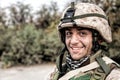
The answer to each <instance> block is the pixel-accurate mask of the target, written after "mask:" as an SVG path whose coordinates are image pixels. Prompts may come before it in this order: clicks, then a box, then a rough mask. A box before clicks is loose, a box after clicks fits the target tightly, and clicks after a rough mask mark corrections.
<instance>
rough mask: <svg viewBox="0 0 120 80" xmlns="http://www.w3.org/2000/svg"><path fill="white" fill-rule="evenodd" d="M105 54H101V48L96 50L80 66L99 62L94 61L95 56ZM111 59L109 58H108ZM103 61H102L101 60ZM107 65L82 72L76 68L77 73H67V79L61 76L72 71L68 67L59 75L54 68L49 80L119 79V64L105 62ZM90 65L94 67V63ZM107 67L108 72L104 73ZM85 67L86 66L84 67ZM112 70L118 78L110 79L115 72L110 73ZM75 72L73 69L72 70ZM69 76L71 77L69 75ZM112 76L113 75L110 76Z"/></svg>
mask: <svg viewBox="0 0 120 80" xmlns="http://www.w3.org/2000/svg"><path fill="white" fill-rule="evenodd" d="M104 56H105V55H104V54H103V51H102V50H99V51H97V53H95V54H94V55H92V56H91V57H90V59H89V61H88V62H89V63H88V62H86V63H87V64H86V63H85V64H83V66H81V67H80V68H83V69H85V68H84V67H85V66H89V65H91V64H92V63H94V62H96V63H98V65H100V64H99V62H97V61H96V57H104ZM110 60H111V59H110ZM102 63H104V62H102ZM106 65H107V67H106V68H105V69H103V68H104V66H101V65H100V66H98V67H95V68H91V69H88V70H83V71H84V72H81V71H80V72H78V71H77V70H76V71H77V73H76V74H74V73H73V74H72V76H71V74H70V75H69V74H68V75H67V76H69V78H68V79H66V78H63V77H64V76H65V74H67V73H69V72H72V70H70V69H69V68H67V71H66V73H65V74H64V75H62V76H60V77H59V75H60V73H59V71H58V69H55V71H54V72H53V73H52V74H51V77H50V80H59V79H60V80H119V79H120V68H119V65H118V64H117V63H116V62H114V61H113V62H112V63H108V64H106ZM92 67H94V65H92ZM88 68H89V67H88ZM107 68H109V72H108V73H106V72H105V70H107ZM86 69H87V68H86ZM114 70H116V72H114V73H116V74H119V75H118V76H116V77H119V79H112V78H113V77H115V76H113V75H115V74H112V73H111V72H113V71H114ZM74 72H75V71H74ZM70 76H71V77H70ZM112 76H113V77H112Z"/></svg>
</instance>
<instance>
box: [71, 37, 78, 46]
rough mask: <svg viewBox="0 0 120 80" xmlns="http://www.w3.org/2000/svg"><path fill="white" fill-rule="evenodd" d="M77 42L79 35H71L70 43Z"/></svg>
mask: <svg viewBox="0 0 120 80" xmlns="http://www.w3.org/2000/svg"><path fill="white" fill-rule="evenodd" d="M78 42H79V37H78V36H77V35H73V36H72V38H71V44H77V43H78Z"/></svg>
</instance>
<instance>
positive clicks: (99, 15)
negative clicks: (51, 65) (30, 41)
mask: <svg viewBox="0 0 120 80" xmlns="http://www.w3.org/2000/svg"><path fill="white" fill-rule="evenodd" d="M58 31H59V34H60V38H61V41H62V43H63V44H64V46H65V47H64V48H63V50H62V51H61V53H60V55H59V57H58V59H57V69H56V70H55V71H54V72H53V73H52V74H51V80H58V79H59V80H119V79H120V68H119V67H120V66H119V65H118V64H117V63H116V62H114V61H113V60H111V59H110V58H108V57H107V56H105V54H108V53H107V46H106V44H108V43H111V42H112V36H111V28H110V26H109V23H108V19H107V17H106V15H105V13H104V11H103V10H102V9H101V8H100V7H98V6H97V5H94V4H90V3H79V4H76V5H75V4H74V3H71V6H70V7H68V8H67V9H66V10H65V11H64V12H63V16H62V18H61V22H60V24H59V26H58ZM65 52H67V54H66V57H65V62H63V58H64V57H63V56H64V54H65Z"/></svg>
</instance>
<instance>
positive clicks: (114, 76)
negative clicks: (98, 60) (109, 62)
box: [106, 68, 120, 80]
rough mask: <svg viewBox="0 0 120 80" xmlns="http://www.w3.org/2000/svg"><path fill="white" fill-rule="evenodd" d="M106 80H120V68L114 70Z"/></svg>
mask: <svg viewBox="0 0 120 80" xmlns="http://www.w3.org/2000/svg"><path fill="white" fill-rule="evenodd" d="M106 80H120V68H115V69H113V70H112V71H111V72H110V74H109V75H108V76H107V78H106Z"/></svg>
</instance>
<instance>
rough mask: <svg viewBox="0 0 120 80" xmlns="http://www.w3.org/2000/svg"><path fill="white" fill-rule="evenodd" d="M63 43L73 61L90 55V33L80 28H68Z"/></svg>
mask: <svg viewBox="0 0 120 80" xmlns="http://www.w3.org/2000/svg"><path fill="white" fill-rule="evenodd" d="M65 36H66V37H65V43H66V46H67V49H68V51H69V53H70V55H71V57H72V58H73V59H74V60H79V59H81V58H82V57H84V56H86V55H89V54H91V49H92V32H91V31H90V30H88V29H82V28H68V29H66V30H65Z"/></svg>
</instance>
